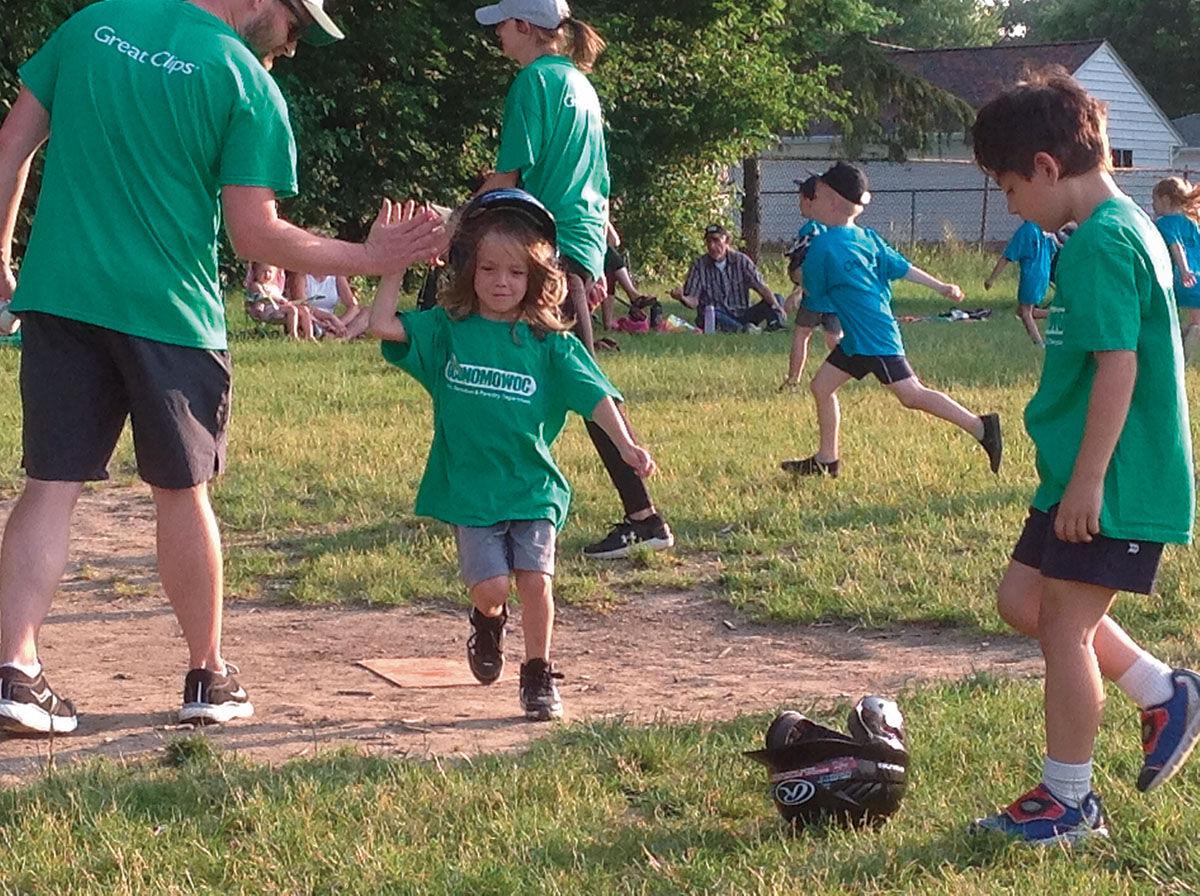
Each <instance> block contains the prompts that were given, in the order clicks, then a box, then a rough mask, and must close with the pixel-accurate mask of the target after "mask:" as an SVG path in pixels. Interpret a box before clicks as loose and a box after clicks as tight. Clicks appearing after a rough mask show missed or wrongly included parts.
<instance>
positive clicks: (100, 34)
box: [92, 25, 196, 75]
mask: <svg viewBox="0 0 1200 896" xmlns="http://www.w3.org/2000/svg"><path fill="white" fill-rule="evenodd" d="M92 36H93V37H94V38H96V40H97V41H98V42H99V43H102V44H104V45H105V46H106V47H112V48H113V49H114V50H116V51H117V52H118V53H121V54H123V55H125V56H128V57H129V58H130V59H132V60H133V61H134V62H139V63H141V64H142V65H152V66H154V67H155V68H161V69H163V70H164V71H165V72H166V73H167V74H169V75H174V74H184V75H190V74H191V73H192V72H194V71H195V70H196V64H195V63H194V62H184V61H183V60H182V59H178V58H176V56H175V54H174V53H171V52H170V51H168V50H159V51H158V52H157V53H154V52H151V51H150V50H143V49H142V48H141V47H137V46H135V45H133V44H131V43H130V42H129V41H127V40H125V39H124V38H122V37H121V36H120V35H119V34H117V32H115V31H113V29H112V28H110V27H109V26H108V25H101V26H100V27H99V28H97V29H96V31H95V33H94V34H93V35H92Z"/></svg>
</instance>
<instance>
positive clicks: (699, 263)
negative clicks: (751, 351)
mask: <svg viewBox="0 0 1200 896" xmlns="http://www.w3.org/2000/svg"><path fill="white" fill-rule="evenodd" d="M704 245H705V248H706V250H707V251H706V252H705V254H704V255H701V256H700V257H699V258H697V259H696V260H695V261H694V262H693V263H692V268H691V270H690V271H688V275H687V281H686V282H685V283H684V286H683V289H673V290H671V296H672V298H675V299H677V300H678V301H680V302H682V303H683V304H684V305H687V306H688V307H689V308H695V309H696V312H697V313H696V326H698V327H700V328H701V329H703V328H704V309H705V308H708V307H711V308H713V309H714V312H715V321H716V328H717V329H718V330H720V331H723V332H733V333H741V332H745V331H747V330H753V331H755V332H756V331H757V330H758V328H760V327H764V326H765V328H766V329H768V330H781V329H783V327H784V320H785V318H784V311H783V306H782V304H781V303H780V297H779V296H777V295H775V293H774V292H772V291H771V288H770V287H769V286H767V282H766V280H764V279H763V276H762V274H760V273H759V271H758V268H757V267H756V266H755V264H754V262H753V261H752V260H751V259H750V256H748V255H744V254H743V253H741V252H738V251H737V250H736V249H730V248H729V231H727V230H726V229H725V228H724V227H722V226H721V225H720V224H710V225H708V227H706V228H705V230H704ZM752 289H753V290H754V291H755V292H757V293H758V294H759V295H761V296H762V301H760V302H758V303H757V304H755V305H754V306H753V307H751V305H750V290H752Z"/></svg>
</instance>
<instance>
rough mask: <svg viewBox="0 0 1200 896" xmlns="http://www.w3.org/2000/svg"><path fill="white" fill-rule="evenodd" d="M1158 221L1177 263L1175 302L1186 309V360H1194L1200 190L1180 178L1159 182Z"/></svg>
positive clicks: (1199, 305)
mask: <svg viewBox="0 0 1200 896" xmlns="http://www.w3.org/2000/svg"><path fill="white" fill-rule="evenodd" d="M1152 200H1153V203H1154V213H1155V214H1156V215H1157V216H1158V220H1157V221H1156V222H1155V223H1156V224H1157V225H1158V232H1159V233H1161V234H1162V236H1163V240H1164V241H1165V242H1166V244H1167V248H1168V249H1170V250H1171V260H1172V261H1173V262H1174V263H1175V302H1176V304H1177V305H1179V307H1180V308H1181V309H1183V308H1186V309H1187V314H1188V320H1187V323H1186V324H1185V325H1184V328H1183V357H1184V360H1185V361H1190V360H1192V357H1193V356H1194V355H1195V354H1196V347H1197V346H1198V345H1200V283H1197V282H1196V271H1198V270H1200V224H1197V223H1196V222H1197V221H1198V220H1200V187H1193V186H1192V185H1191V184H1189V183H1188V182H1187V181H1186V180H1184V179H1183V178H1180V177H1168V178H1166V179H1165V180H1160V181H1159V182H1158V183H1157V184H1156V185H1155V187H1154V193H1153V196H1152Z"/></svg>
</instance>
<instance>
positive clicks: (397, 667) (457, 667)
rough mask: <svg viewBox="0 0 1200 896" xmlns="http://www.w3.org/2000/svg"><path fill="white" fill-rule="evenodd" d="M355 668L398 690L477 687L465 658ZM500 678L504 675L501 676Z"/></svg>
mask: <svg viewBox="0 0 1200 896" xmlns="http://www.w3.org/2000/svg"><path fill="white" fill-rule="evenodd" d="M355 665H358V666H362V667H363V668H364V669H366V670H367V671H368V672H374V673H375V674H376V675H378V676H379V677H380V678H382V679H385V680H386V681H389V682H391V683H392V684H394V685H395V686H396V687H398V688H458V687H468V686H470V687H479V686H480V684H479V682H478V681H476V680H475V676H474V675H472V674H471V670H470V668H469V667H468V666H467V661H466V660H465V659H460V660H452V659H446V658H444V657H403V658H401V659H378V660H359V661H358V662H357V663H356V664H355ZM501 677H503V676H501Z"/></svg>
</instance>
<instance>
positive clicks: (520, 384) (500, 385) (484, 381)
mask: <svg viewBox="0 0 1200 896" xmlns="http://www.w3.org/2000/svg"><path fill="white" fill-rule="evenodd" d="M446 379H447V380H449V381H450V382H451V383H453V384H454V385H456V386H465V387H467V388H469V389H478V390H480V391H484V392H499V393H501V394H503V395H511V396H513V397H514V398H519V399H526V400H528V399H529V398H530V397H531V396H532V395H533V393H534V392H536V391H537V387H538V386H537V380H535V379H534V378H533V377H531V376H530V375H529V374H527V373H514V372H513V371H511V370H500V369H498V368H496V367H479V366H477V365H475V364H460V363H459V362H458V359H457V358H455V357H454V356H453V355H451V356H450V360H449V361H447V362H446Z"/></svg>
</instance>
